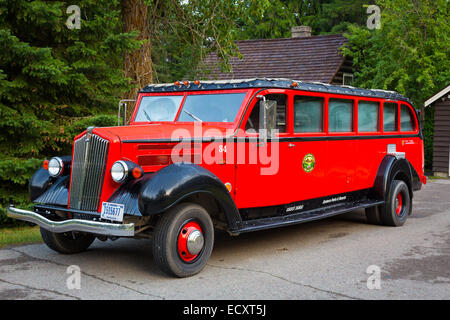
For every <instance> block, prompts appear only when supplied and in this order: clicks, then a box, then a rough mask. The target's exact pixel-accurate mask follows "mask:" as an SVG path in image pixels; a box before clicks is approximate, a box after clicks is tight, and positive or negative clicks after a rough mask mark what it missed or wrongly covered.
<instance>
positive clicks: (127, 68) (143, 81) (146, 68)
mask: <svg viewBox="0 0 450 320" xmlns="http://www.w3.org/2000/svg"><path fill="white" fill-rule="evenodd" d="M122 20H123V31H124V32H130V31H133V30H138V31H140V34H139V36H138V40H145V43H144V44H143V45H142V46H141V47H140V48H139V49H138V50H136V51H134V52H131V53H126V54H125V56H124V59H123V61H124V74H125V77H128V78H131V79H132V83H133V84H134V85H135V86H136V88H134V89H132V90H131V91H130V92H127V93H126V94H125V95H124V97H123V98H124V99H136V97H137V93H138V91H139V90H140V89H141V88H142V87H144V86H146V85H148V84H150V83H152V82H153V72H152V71H153V65H152V57H151V43H150V26H149V20H148V6H147V5H145V4H144V2H143V1H142V0H122ZM129 109H131V108H129ZM129 111H130V112H131V110H129ZM127 118H128V117H127Z"/></svg>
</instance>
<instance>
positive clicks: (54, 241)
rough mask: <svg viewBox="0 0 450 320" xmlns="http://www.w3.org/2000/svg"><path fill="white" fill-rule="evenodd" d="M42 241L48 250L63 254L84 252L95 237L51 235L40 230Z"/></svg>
mask: <svg viewBox="0 0 450 320" xmlns="http://www.w3.org/2000/svg"><path fill="white" fill-rule="evenodd" d="M40 231H41V236H42V240H44V243H45V244H46V245H47V247H49V248H50V249H52V250H54V251H56V252H59V253H64V254H72V253H80V252H83V251H86V250H87V248H89V246H90V245H91V244H92V242H94V240H95V237H94V236H93V235H92V234H89V233H82V232H64V233H53V232H50V231H48V230H45V229H43V228H40Z"/></svg>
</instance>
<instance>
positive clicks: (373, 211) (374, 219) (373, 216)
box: [366, 206, 382, 225]
mask: <svg viewBox="0 0 450 320" xmlns="http://www.w3.org/2000/svg"><path fill="white" fill-rule="evenodd" d="M366 218H367V222H368V223H370V224H375V225H381V224H382V222H381V217H380V208H379V207H378V206H374V207H370V208H366Z"/></svg>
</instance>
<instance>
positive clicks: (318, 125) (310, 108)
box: [294, 96, 324, 132]
mask: <svg viewBox="0 0 450 320" xmlns="http://www.w3.org/2000/svg"><path fill="white" fill-rule="evenodd" d="M323 106H324V98H319V97H303V96H295V97H294V132H323Z"/></svg>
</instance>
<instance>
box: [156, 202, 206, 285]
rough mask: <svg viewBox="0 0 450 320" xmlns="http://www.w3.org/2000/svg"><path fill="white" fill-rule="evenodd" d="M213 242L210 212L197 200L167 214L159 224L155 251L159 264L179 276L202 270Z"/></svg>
mask: <svg viewBox="0 0 450 320" xmlns="http://www.w3.org/2000/svg"><path fill="white" fill-rule="evenodd" d="M213 245H214V226H213V223H212V220H211V217H210V216H209V214H208V212H207V211H206V210H205V209H204V208H203V207H201V206H199V205H197V204H194V203H182V204H179V205H177V206H175V207H174V208H172V209H170V210H169V211H167V212H166V213H164V214H163V215H162V216H161V218H160V220H159V221H158V223H157V224H156V227H155V230H154V234H153V239H152V253H153V259H154V261H155V262H156V264H157V265H158V266H159V267H160V268H161V270H163V271H164V272H165V273H167V274H169V275H174V276H177V277H180V278H184V277H189V276H193V275H195V274H197V273H199V272H200V271H201V270H202V269H203V268H204V267H205V265H206V263H207V261H208V259H209V257H210V255H211V252H212V248H213Z"/></svg>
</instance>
